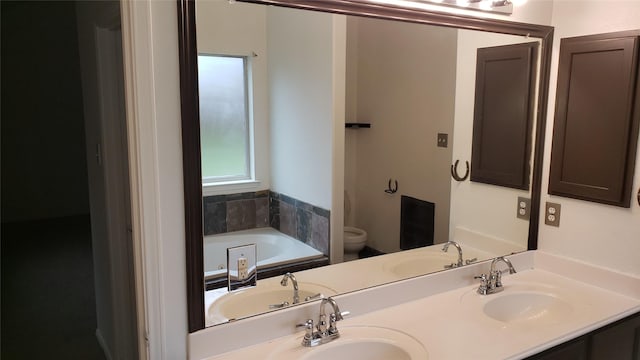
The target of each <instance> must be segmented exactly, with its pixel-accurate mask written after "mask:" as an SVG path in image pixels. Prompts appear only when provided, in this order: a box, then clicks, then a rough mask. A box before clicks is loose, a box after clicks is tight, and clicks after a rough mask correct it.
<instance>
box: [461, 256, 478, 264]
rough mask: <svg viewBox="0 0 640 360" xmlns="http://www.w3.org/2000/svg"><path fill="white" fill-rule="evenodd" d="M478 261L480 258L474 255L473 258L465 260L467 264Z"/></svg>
mask: <svg viewBox="0 0 640 360" xmlns="http://www.w3.org/2000/svg"><path fill="white" fill-rule="evenodd" d="M476 261H478V258H477V257H474V258H473V259H467V260H465V261H464V262H465V264H467V265H469V264H471V263H474V262H476Z"/></svg>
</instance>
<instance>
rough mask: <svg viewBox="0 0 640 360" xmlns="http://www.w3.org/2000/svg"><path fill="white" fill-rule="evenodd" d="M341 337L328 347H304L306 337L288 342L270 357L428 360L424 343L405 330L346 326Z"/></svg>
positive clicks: (307, 359) (311, 359) (326, 345)
mask: <svg viewBox="0 0 640 360" xmlns="http://www.w3.org/2000/svg"><path fill="white" fill-rule="evenodd" d="M339 324H340V323H338V330H339V331H340V337H339V338H338V339H335V340H333V341H331V342H328V343H326V344H322V345H318V346H314V347H303V346H302V345H301V340H302V337H301V336H298V337H296V338H295V339H290V340H288V341H287V342H286V343H285V344H284V345H283V346H280V348H278V349H276V350H275V351H274V352H273V353H272V354H270V357H269V359H271V360H275V359H278V360H287V359H292V360H293V359H296V360H298V359H300V360H321V359H322V360H326V359H332V360H342V359H348V360H353V359H367V360H388V359H393V360H417V359H420V360H427V359H428V355H429V354H428V353H427V350H426V349H425V348H424V346H423V345H422V343H420V342H419V341H418V340H416V339H415V338H414V337H412V336H410V335H408V334H405V333H403V332H401V331H398V330H394V329H389V328H384V327H376V326H344V327H340V326H339Z"/></svg>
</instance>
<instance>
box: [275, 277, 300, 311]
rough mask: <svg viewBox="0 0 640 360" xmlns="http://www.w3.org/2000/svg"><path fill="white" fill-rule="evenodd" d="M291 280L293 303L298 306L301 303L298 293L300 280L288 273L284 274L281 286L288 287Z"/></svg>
mask: <svg viewBox="0 0 640 360" xmlns="http://www.w3.org/2000/svg"><path fill="white" fill-rule="evenodd" d="M289 279H291V286H293V303H294V304H297V303H299V302H300V294H299V293H298V290H299V289H298V280H296V277H295V276H294V275H293V274H292V273H290V272H288V273H286V274H284V276H283V277H282V280H280V285H282V286H287V283H288V281H289Z"/></svg>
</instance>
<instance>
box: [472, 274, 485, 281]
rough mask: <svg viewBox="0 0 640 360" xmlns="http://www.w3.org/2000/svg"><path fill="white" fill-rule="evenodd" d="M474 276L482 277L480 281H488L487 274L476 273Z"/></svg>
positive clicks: (475, 277) (476, 277)
mask: <svg viewBox="0 0 640 360" xmlns="http://www.w3.org/2000/svg"><path fill="white" fill-rule="evenodd" d="M473 278H474V279H480V281H482V282H486V281H487V274H480V275H476V276H474V277H473Z"/></svg>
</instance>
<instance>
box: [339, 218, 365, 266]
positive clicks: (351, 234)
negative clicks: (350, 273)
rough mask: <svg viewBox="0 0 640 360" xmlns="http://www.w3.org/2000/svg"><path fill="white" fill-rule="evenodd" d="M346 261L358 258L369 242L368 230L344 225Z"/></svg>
mask: <svg viewBox="0 0 640 360" xmlns="http://www.w3.org/2000/svg"><path fill="white" fill-rule="evenodd" d="M343 241H344V261H351V260H356V259H357V258H358V252H360V250H362V249H363V248H364V246H365V244H366V243H367V232H366V231H364V230H362V229H358V228H355V227H351V226H345V227H344V240H343Z"/></svg>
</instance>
